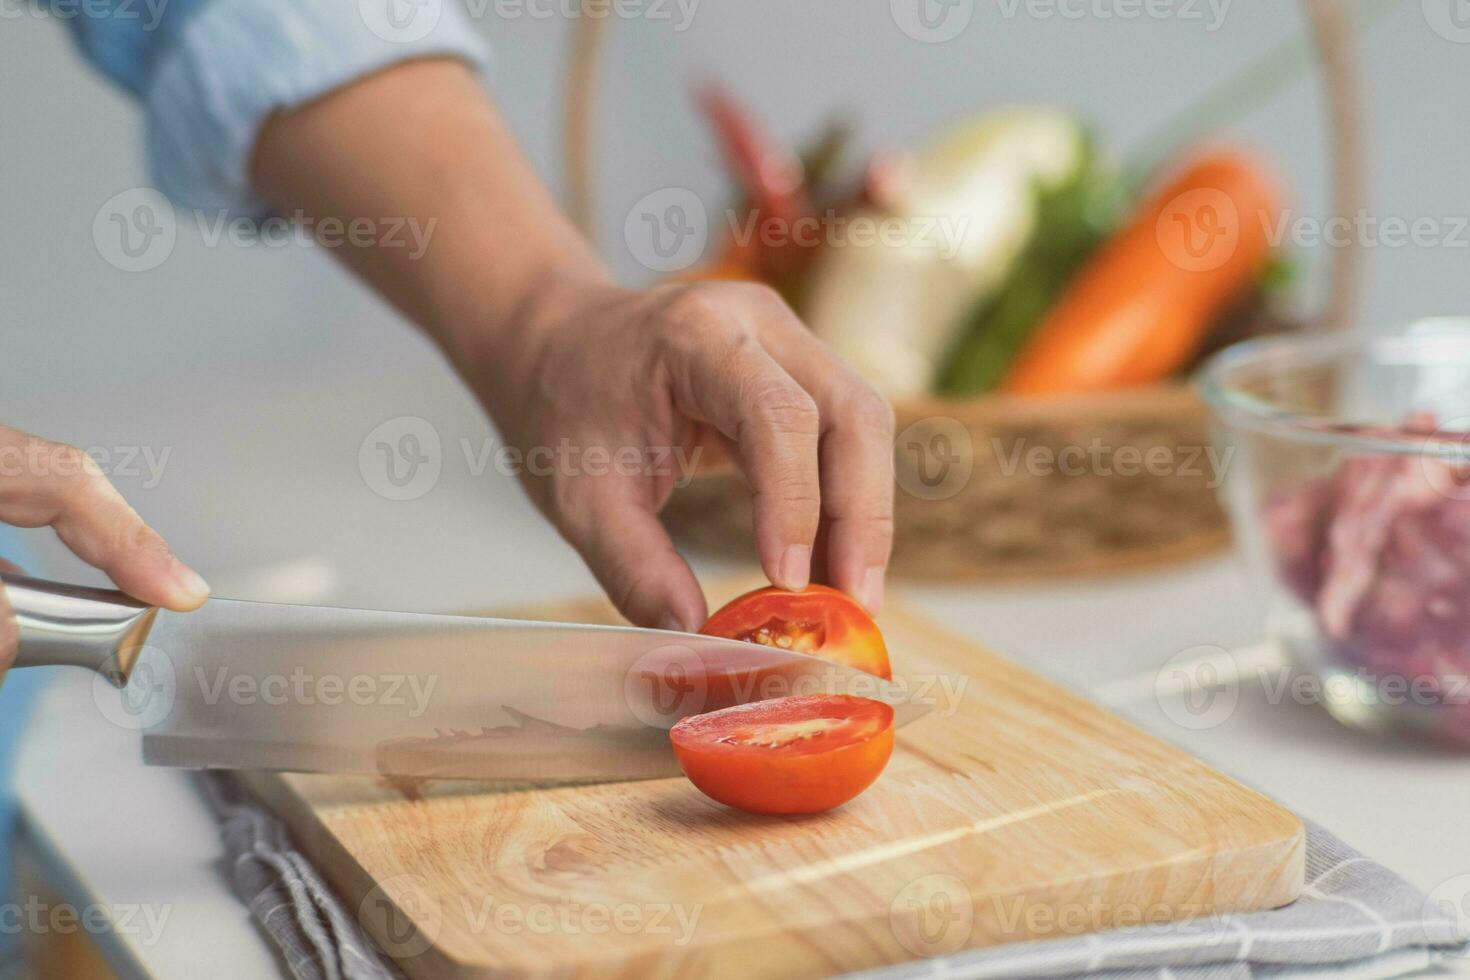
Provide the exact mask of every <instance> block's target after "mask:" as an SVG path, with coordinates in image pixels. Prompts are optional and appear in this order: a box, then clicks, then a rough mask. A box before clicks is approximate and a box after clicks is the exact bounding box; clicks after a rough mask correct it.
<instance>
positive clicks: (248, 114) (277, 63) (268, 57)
mask: <svg viewBox="0 0 1470 980" xmlns="http://www.w3.org/2000/svg"><path fill="white" fill-rule="evenodd" d="M155 2H157V0H155ZM135 4H136V6H135V7H134V9H138V10H141V11H145V12H146V11H148V10H151V9H153V8H151V7H149V6H148V4H147V3H146V2H145V0H135ZM72 23H73V24H74V30H75V32H76V33H77V36H78V40H79V42H80V43H81V46H82V49H83V51H84V52H85V53H86V54H87V56H88V57H89V58H90V60H92V62H93V63H94V64H96V65H97V66H98V67H99V68H101V69H102V70H103V71H104V72H106V73H107V74H108V75H110V76H112V77H113V78H115V79H116V80H118V81H119V82H120V83H121V84H123V85H124V86H125V87H127V88H128V89H130V90H131V91H133V92H135V93H136V94H137V95H138V96H139V98H140V99H141V100H142V102H143V105H144V107H145V110H146V113H147V119H146V128H147V137H146V142H147V152H148V163H149V168H150V170H151V172H152V174H153V180H154V182H155V183H156V185H157V186H158V189H159V190H160V191H162V192H163V193H165V194H167V195H168V196H169V197H170V198H172V199H173V200H174V202H175V203H177V204H180V205H182V206H185V207H191V208H202V209H208V210H227V211H231V212H234V213H239V214H249V215H255V216H260V215H264V214H266V213H267V212H268V210H269V209H268V208H267V206H266V205H265V203H264V202H263V201H261V200H260V199H259V197H257V196H256V194H255V193H254V192H253V190H252V189H251V186H250V175H249V168H250V157H251V153H252V152H253V149H254V146H255V140H256V137H257V135H258V134H259V132H260V128H261V126H262V124H263V123H264V122H265V120H266V118H267V117H268V116H270V115H271V113H273V112H277V111H279V110H282V109H290V108H293V107H295V106H299V105H302V104H304V103H306V102H310V101H311V100H312V99H315V98H317V97H319V96H322V95H325V94H326V93H328V92H330V91H331V90H333V89H335V88H338V87H340V86H342V85H344V84H346V83H348V82H350V81H352V80H353V79H355V78H359V77H361V76H363V75H367V74H370V73H372V72H375V71H378V70H380V69H383V68H386V67H388V66H390V65H392V64H395V63H397V62H400V61H407V60H411V59H416V58H428V57H455V58H460V59H463V60H465V61H467V62H469V63H470V64H472V65H474V66H475V67H477V68H481V69H483V68H485V67H486V66H487V64H488V60H489V55H488V51H487V50H486V47H485V44H484V41H483V39H482V38H481V37H480V35H479V34H478V32H477V31H476V30H475V28H474V26H473V24H471V22H470V19H469V17H468V16H467V15H466V13H465V11H464V9H463V8H462V7H461V6H459V3H458V0H174V2H171V3H168V4H165V5H164V6H162V7H161V8H159V14H158V16H157V17H152V18H150V17H146V16H145V17H140V18H138V19H135V20H131V21H129V20H124V19H122V18H119V17H116V16H114V17H112V18H99V17H90V18H88V17H77V18H73V20H72ZM150 23H151V26H148V25H149V24H150ZM385 125H391V121H388V120H385Z"/></svg>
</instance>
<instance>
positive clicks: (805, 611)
mask: <svg viewBox="0 0 1470 980" xmlns="http://www.w3.org/2000/svg"><path fill="white" fill-rule="evenodd" d="M699 631H700V632H701V633H704V634H706V635H708V636H724V637H728V638H730V639H732V640H745V641H747V642H750V643H760V644H763V645H764V646H769V647H779V648H781V649H782V650H792V651H795V652H796V653H806V654H811V655H812V656H814V657H822V658H824V659H826V660H831V661H833V662H835V663H839V664H845V665H846V666H848V667H854V668H856V669H858V670H865V671H867V672H868V673H870V674H877V675H878V676H879V677H882V678H883V679H884V680H889V679H891V678H892V677H893V671H892V669H891V668H890V667H889V665H888V648H887V647H886V646H885V645H884V643H883V634H882V633H880V632H878V625H877V624H876V623H874V622H873V617H871V616H869V615H868V611H867V610H866V609H864V608H863V607H862V606H861V605H860V604H859V603H858V602H857V600H856V599H853V598H852V597H851V596H849V595H847V594H846V593H843V592H839V591H837V590H836V589H831V588H828V587H827V586H825V585H809V586H807V587H806V588H805V589H804V590H802V591H801V592H792V591H791V590H790V589H777V588H774V587H772V588H765V589H756V590H755V591H754V592H747V593H745V595H743V596H740V597H739V598H738V599H733V600H731V601H730V602H728V603H726V604H725V605H724V606H723V607H721V608H720V610H719V611H718V612H716V613H715V614H714V615H713V616H711V617H710V618H709V622H707V623H705V624H704V626H703V627H701V628H700V630H699Z"/></svg>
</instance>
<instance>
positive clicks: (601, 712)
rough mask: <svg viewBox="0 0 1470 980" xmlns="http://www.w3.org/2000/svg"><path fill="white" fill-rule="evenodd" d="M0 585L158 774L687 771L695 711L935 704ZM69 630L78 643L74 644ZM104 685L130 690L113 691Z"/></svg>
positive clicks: (401, 624)
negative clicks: (679, 729)
mask: <svg viewBox="0 0 1470 980" xmlns="http://www.w3.org/2000/svg"><path fill="white" fill-rule="evenodd" d="M3 581H4V584H5V586H6V588H5V591H6V594H7V596H8V598H9V605H10V606H11V607H13V608H14V610H15V618H16V621H17V622H18V623H19V627H20V634H21V642H20V656H19V657H18V660H17V663H18V664H20V665H26V664H27V663H43V662H44V663H72V664H76V665H79V666H88V667H90V668H92V669H94V670H96V671H97V672H98V677H97V679H96V680H95V682H94V695H95V696H96V697H97V699H98V704H99V708H101V709H102V710H103V711H104V712H105V713H108V714H109V717H113V718H114V720H116V721H118V723H119V724H122V725H123V726H124V727H130V728H134V729H136V730H138V731H140V732H141V733H142V742H143V755H144V761H145V762H147V763H149V764H152V765H165V766H182V767H189V768H226V769H275V770H289V771H301V772H344V773H372V774H379V775H387V776H407V777H427V778H453V779H509V780H535V781H563V780H596V779H638V778H655V777H660V776H669V775H677V774H678V772H679V769H678V764H677V762H676V761H675V759H674V757H673V753H672V750H671V748H670V745H669V740H668V734H667V732H668V729H669V728H670V727H672V725H673V724H674V723H675V722H676V721H678V720H679V719H680V718H683V717H685V716H687V715H690V714H698V713H700V712H703V711H710V710H715V709H717V708H720V707H725V706H728V705H731V704H739V703H745V702H748V701H754V700H764V699H766V698H770V697H779V696H783V695H786V694H805V693H847V694H856V695H860V696H864V697H872V698H875V699H878V700H882V701H885V702H887V703H889V704H892V705H893V706H894V708H895V711H896V713H897V721H898V723H899V724H903V723H907V722H908V721H911V720H913V718H915V717H918V716H919V715H921V714H923V713H924V711H925V710H926V707H925V706H924V705H922V704H920V703H918V702H917V701H916V700H915V699H913V698H912V697H911V696H910V693H909V692H908V691H907V690H906V689H905V688H904V687H902V686H901V685H895V684H892V683H890V682H887V681H884V680H882V679H881V678H877V677H874V676H873V675H870V674H866V673H863V672H860V671H856V670H852V669H850V668H847V667H843V666H841V665H838V664H834V663H831V662H829V661H825V660H821V659H818V658H815V657H809V656H805V655H803V654H798V653H792V652H790V651H785V650H780V649H777V648H772V647H765V646H758V645H755V644H751V643H743V642H739V641H735V640H726V639H721V638H717V637H708V636H702V635H697V634H686V633H673V632H668V631H663V630H647V629H638V628H634V627H624V626H594V625H586V624H575V623H546V622H539V621H521V620H508V619H493V618H485V617H477V616H447V615H435V614H426V613H405V612H385V611H377V610H360V609H344V608H336V607H325V606H299V605H282V604H275V603H261V602H248V601H242V600H233V599H211V600H210V601H209V602H208V603H206V604H205V605H204V606H203V607H202V608H200V609H199V610H196V611H194V612H190V613H174V612H169V611H167V610H157V609H151V608H149V607H146V606H142V605H141V604H138V603H136V602H134V601H133V600H130V599H127V597H125V596H122V595H121V594H120V593H113V592H108V591H106V590H91V589H78V588H75V587H64V586H56V585H55V584H54V583H41V582H37V581H36V580H27V579H21V578H19V577H17V576H8V575H7V576H4V577H3ZM57 590H63V591H64V592H65V596H64V597H59V596H58V595H57ZM17 600H19V601H17ZM87 604H90V608H85V607H86V605H87ZM64 607H65V608H70V609H71V610H72V612H70V613H68V612H65V610H64ZM0 612H3V608H0ZM78 622H81V623H83V627H82V633H81V634H79V636H81V635H84V636H85V642H84V641H83V640H82V639H80V638H78V637H74V638H73V641H72V642H71V643H70V645H68V643H67V642H66V641H65V639H64V636H65V635H66V634H67V633H68V632H76V629H75V627H76V624H77V623H78ZM88 642H90V643H91V644H92V646H91V647H90V648H88V647H87V646H86V644H87V643H88ZM104 648H106V649H108V652H109V655H108V656H107V657H105V658H104V657H103V656H102V655H101V654H102V651H103V649H104ZM79 650H85V653H79V652H78V651H79ZM109 676H110V677H111V681H112V683H116V682H117V681H118V680H121V679H123V678H125V679H126V683H125V685H124V686H122V688H121V690H117V689H116V688H114V687H113V686H112V685H111V684H110V683H109V680H108V679H107V678H109Z"/></svg>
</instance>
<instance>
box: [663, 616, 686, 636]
mask: <svg viewBox="0 0 1470 980" xmlns="http://www.w3.org/2000/svg"><path fill="white" fill-rule="evenodd" d="M658 628H659V629H661V630H673V631H674V632H675V633H685V632H688V631H687V630H686V629H685V627H684V624H683V623H681V622H679V617H678V616H675V615H674V614H673V613H671V612H666V613H664V614H663V615H662V616H660V617H659V618H658Z"/></svg>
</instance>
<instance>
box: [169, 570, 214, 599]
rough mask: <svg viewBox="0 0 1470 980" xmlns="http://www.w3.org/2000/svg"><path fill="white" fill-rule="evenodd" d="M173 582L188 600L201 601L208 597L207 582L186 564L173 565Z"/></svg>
mask: <svg viewBox="0 0 1470 980" xmlns="http://www.w3.org/2000/svg"><path fill="white" fill-rule="evenodd" d="M174 584H175V585H177V586H178V588H179V592H180V593H181V595H182V596H183V597H184V598H186V599H188V600H189V601H190V602H203V601H204V600H205V599H208V598H209V583H208V582H206V581H204V579H203V578H202V577H200V575H199V573H198V572H196V571H194V569H192V568H190V567H189V566H188V565H184V564H182V563H176V564H175V565H174Z"/></svg>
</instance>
